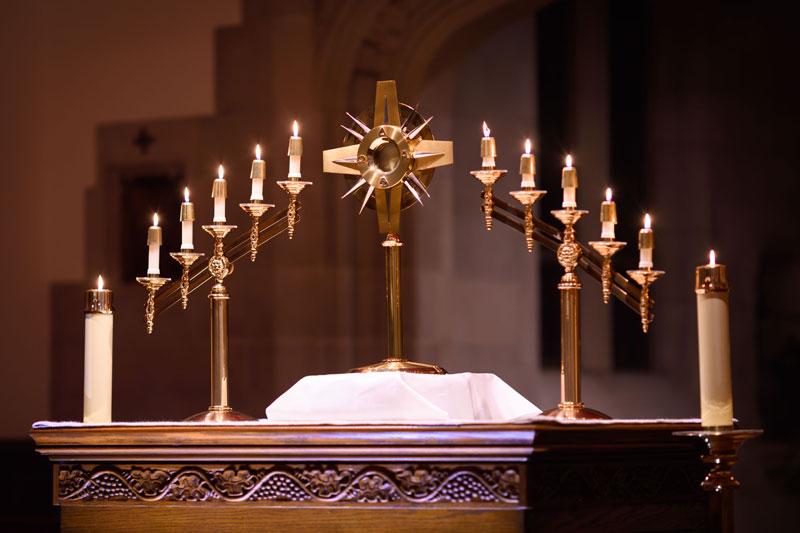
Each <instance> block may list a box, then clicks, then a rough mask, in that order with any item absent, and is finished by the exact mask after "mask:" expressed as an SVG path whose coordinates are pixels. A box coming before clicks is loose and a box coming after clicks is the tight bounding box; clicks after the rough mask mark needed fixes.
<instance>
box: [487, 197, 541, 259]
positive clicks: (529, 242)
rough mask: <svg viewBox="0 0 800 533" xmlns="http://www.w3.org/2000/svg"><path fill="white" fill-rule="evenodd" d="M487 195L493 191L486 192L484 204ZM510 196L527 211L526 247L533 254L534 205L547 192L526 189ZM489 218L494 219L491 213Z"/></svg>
mask: <svg viewBox="0 0 800 533" xmlns="http://www.w3.org/2000/svg"><path fill="white" fill-rule="evenodd" d="M487 194H489V195H491V191H488V192H487V191H486V190H484V202H485V201H486V195H487ZM509 194H510V195H511V196H513V197H514V198H515V199H516V200H517V201H518V202H519V203H521V204H522V206H523V208H524V209H525V245H526V246H527V248H528V252H529V253H530V252H533V242H534V240H533V228H534V224H533V204H535V203H536V202H537V201H538V200H539V198H541V197H542V196H544V195H545V194H547V191H540V190H537V189H533V188H525V189H522V190H521V191H511V192H510V193H509ZM484 208H485V204H484ZM489 218H490V219H491V218H492V215H491V213H490V214H489Z"/></svg>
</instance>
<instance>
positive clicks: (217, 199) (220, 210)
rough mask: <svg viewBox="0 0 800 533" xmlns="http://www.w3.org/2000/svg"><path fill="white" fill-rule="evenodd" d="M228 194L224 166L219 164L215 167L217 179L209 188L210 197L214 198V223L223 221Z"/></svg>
mask: <svg viewBox="0 0 800 533" xmlns="http://www.w3.org/2000/svg"><path fill="white" fill-rule="evenodd" d="M227 196H228V184H227V183H226V182H225V168H224V167H223V166H222V165H220V166H219V168H217V179H215V180H214V186H213V187H212V189H211V197H212V198H213V199H214V219H213V220H214V224H224V223H225V198H227Z"/></svg>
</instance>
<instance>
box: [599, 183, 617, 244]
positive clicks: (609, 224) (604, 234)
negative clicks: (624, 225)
mask: <svg viewBox="0 0 800 533" xmlns="http://www.w3.org/2000/svg"><path fill="white" fill-rule="evenodd" d="M600 222H601V223H602V224H603V229H602V230H601V232H600V238H601V239H611V240H614V239H615V238H616V235H615V234H614V226H615V225H616V224H617V204H616V203H614V201H613V200H612V199H611V187H609V188H607V189H606V201H605V202H603V203H602V204H600Z"/></svg>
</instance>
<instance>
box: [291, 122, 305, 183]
mask: <svg viewBox="0 0 800 533" xmlns="http://www.w3.org/2000/svg"><path fill="white" fill-rule="evenodd" d="M299 130H300V128H299V126H298V125H297V121H296V120H295V121H294V122H292V136H291V137H289V153H288V155H289V179H290V180H299V179H300V177H301V176H300V159H301V158H302V156H303V139H302V137H300V135H299V134H298V133H299Z"/></svg>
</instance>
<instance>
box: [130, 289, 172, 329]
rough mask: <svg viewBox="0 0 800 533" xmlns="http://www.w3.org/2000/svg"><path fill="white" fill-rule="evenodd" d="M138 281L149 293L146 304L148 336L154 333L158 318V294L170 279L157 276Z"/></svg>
mask: <svg viewBox="0 0 800 533" xmlns="http://www.w3.org/2000/svg"><path fill="white" fill-rule="evenodd" d="M136 281H137V282H139V284H140V285H142V286H143V287H144V288H145V290H146V291H147V300H146V301H145V304H144V324H145V329H146V330H147V334H148V335H150V334H151V333H153V325H154V323H155V316H156V293H157V292H158V290H159V289H160V288H161V287H163V286H164V284H165V283H167V282H168V281H169V278H162V277H160V276H158V275H155V276H141V277H138V278H136Z"/></svg>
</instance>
